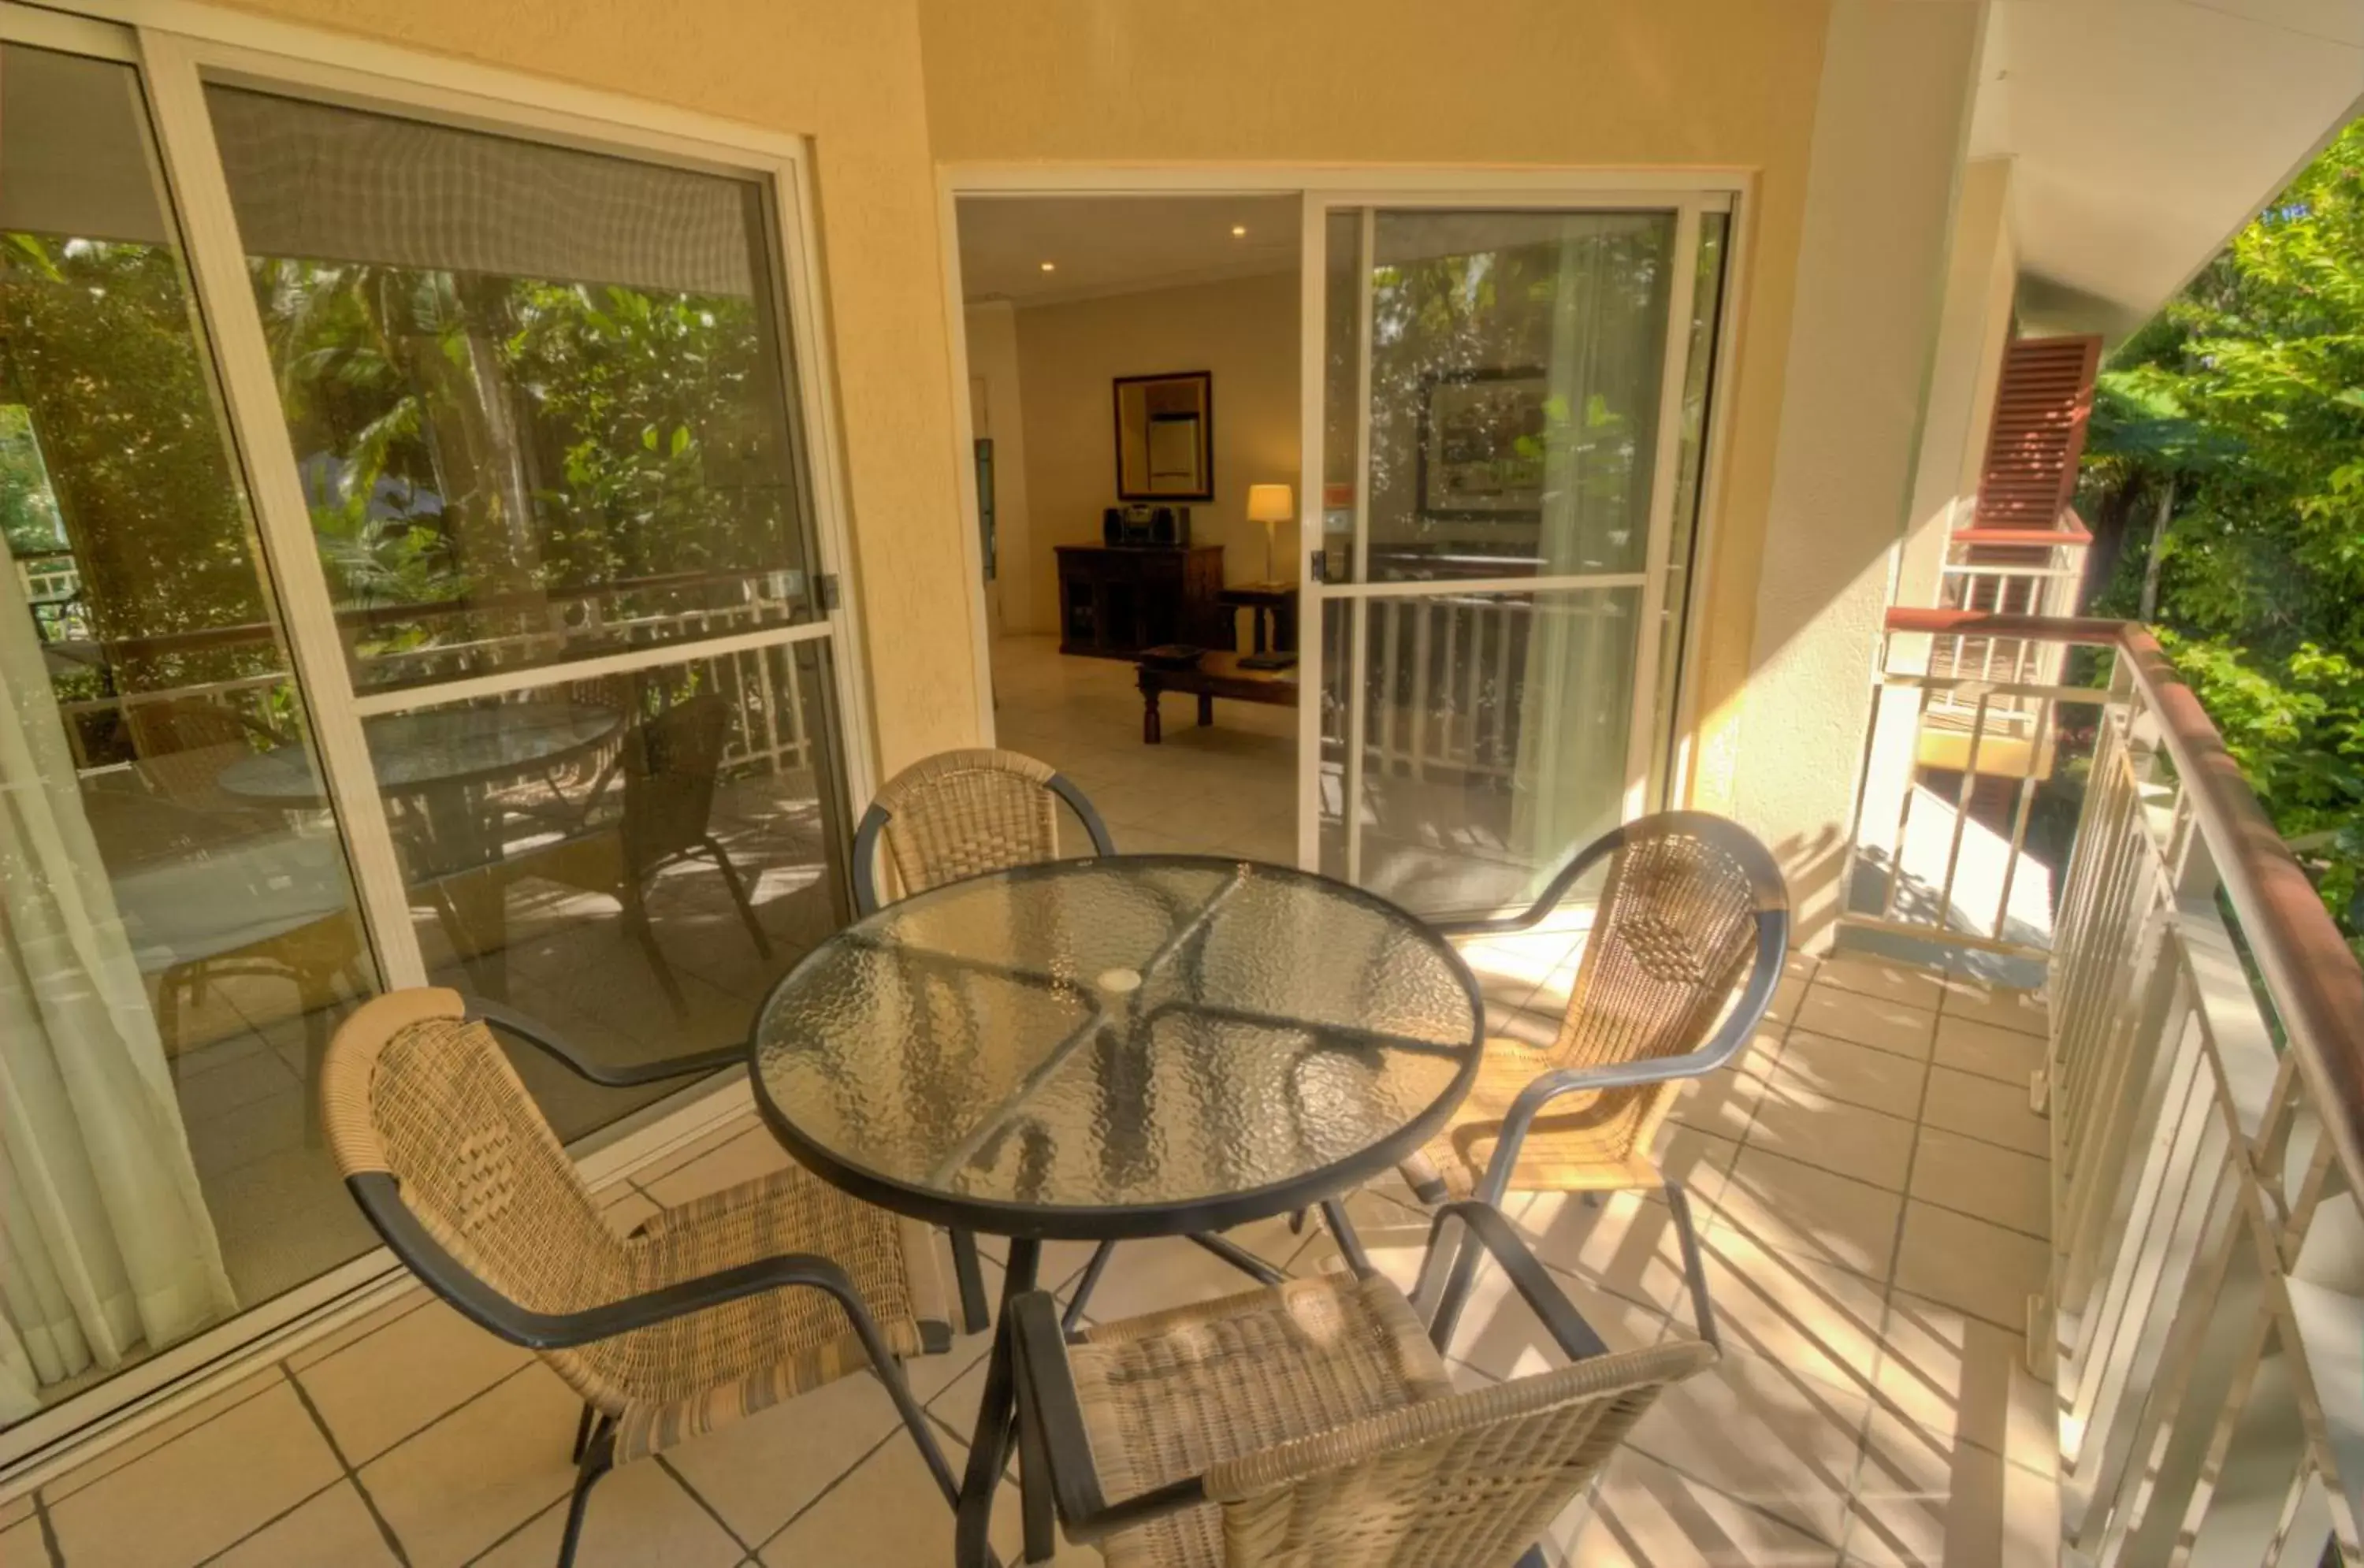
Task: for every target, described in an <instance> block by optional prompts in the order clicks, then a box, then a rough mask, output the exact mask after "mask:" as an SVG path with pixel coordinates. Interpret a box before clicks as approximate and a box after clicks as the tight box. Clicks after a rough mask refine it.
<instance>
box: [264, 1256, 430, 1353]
mask: <svg viewBox="0 0 2364 1568" xmlns="http://www.w3.org/2000/svg"><path fill="white" fill-rule="evenodd" d="M405 1278H406V1283H405V1284H404V1285H403V1288H402V1289H401V1290H400V1291H399V1292H397V1293H396V1295H394V1296H391V1297H389V1298H388V1299H387V1300H385V1302H383V1303H382V1304H381V1305H379V1306H376V1307H371V1308H370V1309H369V1310H367V1311H366V1312H363V1313H362V1315H361V1316H360V1317H358V1318H354V1319H353V1320H352V1321H351V1322H350V1323H344V1324H340V1325H339V1326H338V1327H337V1328H335V1329H331V1330H329V1332H328V1333H326V1334H323V1335H321V1336H320V1337H319V1338H318V1339H317V1340H313V1341H312V1342H311V1343H309V1344H307V1345H305V1346H303V1347H302V1348H300V1349H298V1350H295V1351H289V1352H288V1354H287V1358H286V1361H287V1367H288V1370H289V1371H291V1372H302V1371H303V1370H304V1369H305V1368H306V1367H307V1366H312V1365H315V1364H317V1363H318V1362H324V1361H327V1360H328V1359H329V1357H330V1356H333V1355H335V1354H336V1353H337V1352H338V1351H342V1350H345V1349H348V1348H349V1347H351V1346H353V1345H356V1344H359V1343H360V1342H361V1341H362V1340H366V1339H368V1338H369V1337H370V1336H371V1335H372V1334H374V1333H376V1332H377V1331H378V1330H379V1329H383V1328H385V1326H386V1325H388V1324H389V1323H392V1322H393V1321H394V1320H395V1319H396V1318H401V1317H403V1316H405V1315H406V1314H408V1313H412V1312H416V1311H418V1309H419V1308H420V1307H424V1306H426V1305H427V1304H428V1303H429V1301H432V1300H433V1299H434V1297H432V1296H429V1295H428V1294H427V1292H426V1290H425V1289H424V1288H422V1287H420V1286H418V1285H416V1284H408V1283H407V1276H405Z"/></svg>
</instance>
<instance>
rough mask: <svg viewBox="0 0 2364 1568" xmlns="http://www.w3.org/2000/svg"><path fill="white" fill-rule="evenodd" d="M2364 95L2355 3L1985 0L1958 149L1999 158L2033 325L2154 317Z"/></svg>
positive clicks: (2111, 329)
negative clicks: (1978, 56) (1969, 117)
mask: <svg viewBox="0 0 2364 1568" xmlns="http://www.w3.org/2000/svg"><path fill="white" fill-rule="evenodd" d="M2359 99H2364V0H1995V4H1994V6H1993V9H1992V11H1991V13H1990V19H1989V22H1988V28H1987V41H1986V58H1985V62H1984V70H1983V75H1982V78H1981V81H1980V84H1979V97H1978V107H1977V113H1976V116H1975V118H1974V120H1973V123H1972V127H1971V133H1970V155H1971V156H1972V157H1974V158H1977V157H2008V158H2010V159H2011V160H2012V161H2013V169H2012V179H2011V204H2012V221H2013V232H2014V235H2015V237H2016V239H2017V240H2018V243H2019V247H2020V273H2021V288H2020V301H2019V304H2020V311H2021V315H2022V317H2023V319H2024V321H2025V323H2026V325H2027V327H2028V328H2029V329H2030V330H2034V331H2041V332H2066V331H2087V332H2102V333H2105V334H2107V335H2109V336H2110V337H2111V338H2113V339H2115V338H2118V337H2122V336H2123V335H2124V334H2125V333H2126V332H2129V331H2131V330H2132V329H2133V328H2135V327H2137V326H2139V325H2141V324H2142V322H2144V321H2145V320H2147V318H2148V317H2150V316H2151V315H2153V314H2154V313H2155V312H2156V311H2157V310H2158V307H2159V306H2161V305H2163V304H2165V303H2166V301H2167V300H2168V298H2169V296H2170V295H2173V294H2174V293H2175V292H2176V290H2177V289H2179V288H2180V287H2181V286H2182V285H2183V284H2184V283H2185V282H2186V281H2187V280H2188V279H2189V278H2190V277H2191V274H2192V273H2193V272H2196V271H2198V270H2199V268H2200V267H2201V266H2202V265H2203V264H2204V263H2205V262H2206V261H2208V259H2209V258H2210V257H2212V256H2213V255H2214V254H2215V253H2216V252H2217V251H2218V250H2221V249H2222V248H2223V247H2224V245H2225V241H2226V240H2227V239H2230V238H2231V237H2232V236H2233V234H2234V233H2236V231H2237V230H2238V229H2239V228H2241V227H2242V226H2243V225H2244V224H2246V223H2247V222H2248V220H2249V219H2250V218H2251V217H2253V216H2255V215H2256V213H2257V212H2258V209H2259V208H2260V207H2262V206H2264V205H2265V203H2266V202H2268V201H2269V200H2270V199H2271V198H2272V196H2273V195H2274V194H2275V193H2276V192H2277V191H2279V190H2280V188H2281V187H2282V185H2283V184H2284V183H2286V182H2287V181H2288V179H2289V178H2290V176H2291V175H2292V173H2293V172H2296V171H2297V170H2298V169H2299V168H2300V167H2302V166H2303V165H2304V164H2305V162H2306V161H2307V160H2308V159H2309V158H2311V157H2312V156H2313V155H2314V152H2315V151H2316V150H2317V149H2319V148H2320V147H2321V146H2322V144H2323V143H2324V141H2325V140H2326V139H2328V138H2329V137H2330V136H2331V135H2332V134H2333V133H2334V132H2336V130H2337V129H2338V128H2339V127H2340V126H2342V125H2343V124H2345V123H2346V122H2347V119H2348V118H2349V117H2352V116H2353V115H2354V114H2355V113H2356V112H2357V108H2358V101H2359Z"/></svg>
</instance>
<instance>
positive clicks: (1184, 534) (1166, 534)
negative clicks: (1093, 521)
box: [1100, 503, 1190, 547]
mask: <svg viewBox="0 0 2364 1568" xmlns="http://www.w3.org/2000/svg"><path fill="white" fill-rule="evenodd" d="M1100 542H1101V543H1102V544H1106V545H1110V546H1111V547H1118V546H1133V547H1141V546H1159V545H1164V546H1177V545H1188V543H1189V542H1190V508H1189V507H1188V506H1148V505H1145V504H1142V503H1135V504H1133V505H1132V506H1110V508H1109V509H1108V510H1106V511H1105V512H1102V513H1101V514H1100Z"/></svg>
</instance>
